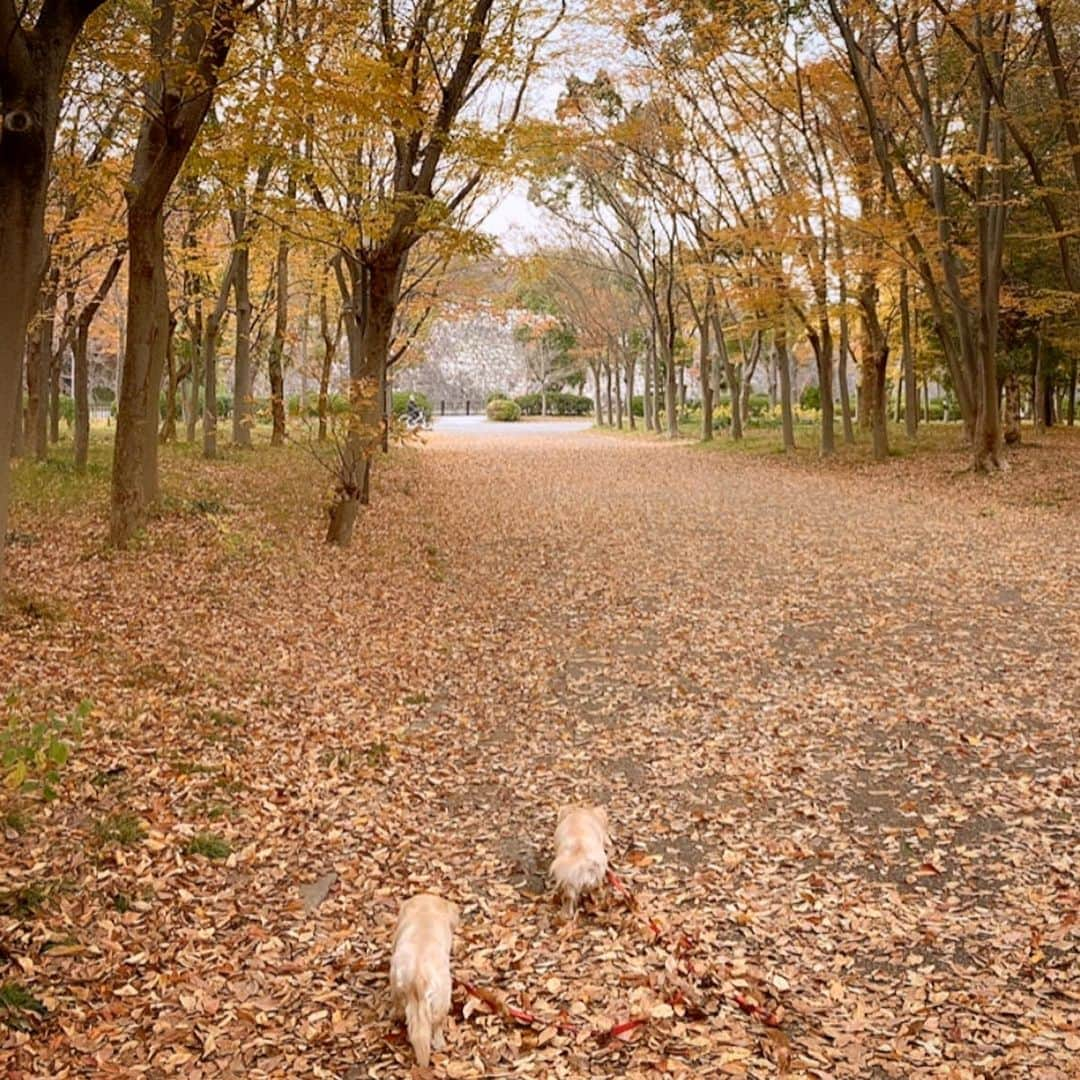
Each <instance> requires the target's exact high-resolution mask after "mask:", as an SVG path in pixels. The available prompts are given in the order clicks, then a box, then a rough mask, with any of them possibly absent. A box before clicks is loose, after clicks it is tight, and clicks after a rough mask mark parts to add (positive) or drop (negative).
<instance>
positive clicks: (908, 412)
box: [900, 269, 919, 439]
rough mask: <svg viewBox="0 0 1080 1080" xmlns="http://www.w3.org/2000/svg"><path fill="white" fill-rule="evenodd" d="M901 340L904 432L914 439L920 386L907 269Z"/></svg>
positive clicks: (902, 273)
mask: <svg viewBox="0 0 1080 1080" xmlns="http://www.w3.org/2000/svg"><path fill="white" fill-rule="evenodd" d="M900 339H901V342H902V348H903V364H904V431H905V433H906V434H907V437H908V438H909V439H914V438H915V436H916V435H917V434H918V430H919V386H918V382H917V376H916V374H915V350H914V348H913V347H912V342H911V297H910V291H909V288H908V275H907V270H906V269H901V271H900Z"/></svg>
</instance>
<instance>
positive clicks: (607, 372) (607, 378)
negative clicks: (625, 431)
mask: <svg viewBox="0 0 1080 1080" xmlns="http://www.w3.org/2000/svg"><path fill="white" fill-rule="evenodd" d="M604 396H605V398H606V400H607V424H608V427H614V426H615V414H614V412H613V411H612V408H611V361H610V360H605V361H604Z"/></svg>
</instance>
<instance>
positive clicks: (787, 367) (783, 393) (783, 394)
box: [773, 325, 795, 450]
mask: <svg viewBox="0 0 1080 1080" xmlns="http://www.w3.org/2000/svg"><path fill="white" fill-rule="evenodd" d="M773 346H774V348H775V351H776V370H777V375H778V377H779V383H780V426H781V428H782V429H783V435H784V449H785V450H794V449H795V418H794V416H793V414H792V408H791V362H790V360H789V357H788V347H787V328H786V327H785V326H783V325H781V326H779V327H777V329H776V330H775V332H774V334H773Z"/></svg>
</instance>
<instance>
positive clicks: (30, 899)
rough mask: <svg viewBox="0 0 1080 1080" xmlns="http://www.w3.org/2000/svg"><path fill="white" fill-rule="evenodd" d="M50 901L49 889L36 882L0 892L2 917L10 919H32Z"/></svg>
mask: <svg viewBox="0 0 1080 1080" xmlns="http://www.w3.org/2000/svg"><path fill="white" fill-rule="evenodd" d="M48 899H49V889H48V888H47V887H46V886H42V885H37V884H35V883H34V882H31V883H30V884H29V885H20V886H18V887H17V888H14V889H5V890H4V891H3V892H0V915H6V916H7V917H8V918H10V919H19V920H23V919H32V918H33V917H34V916H35V915H36V914H37V913H38V912H39V911H40V910H41V909H42V908H43V907H44V906H45V901H46V900H48Z"/></svg>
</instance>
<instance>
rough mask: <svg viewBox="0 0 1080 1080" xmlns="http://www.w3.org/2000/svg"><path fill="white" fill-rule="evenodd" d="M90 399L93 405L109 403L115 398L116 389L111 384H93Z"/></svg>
mask: <svg viewBox="0 0 1080 1080" xmlns="http://www.w3.org/2000/svg"><path fill="white" fill-rule="evenodd" d="M90 400H91V401H93V403H94V404H95V405H111V404H112V403H113V402H114V401H115V400H116V391H115V390H113V388H112V387H111V386H95V387H94V389H93V390H91V391H90Z"/></svg>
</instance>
